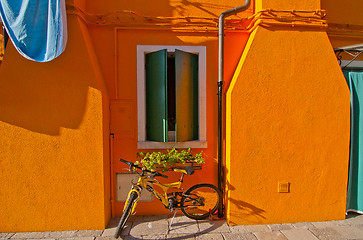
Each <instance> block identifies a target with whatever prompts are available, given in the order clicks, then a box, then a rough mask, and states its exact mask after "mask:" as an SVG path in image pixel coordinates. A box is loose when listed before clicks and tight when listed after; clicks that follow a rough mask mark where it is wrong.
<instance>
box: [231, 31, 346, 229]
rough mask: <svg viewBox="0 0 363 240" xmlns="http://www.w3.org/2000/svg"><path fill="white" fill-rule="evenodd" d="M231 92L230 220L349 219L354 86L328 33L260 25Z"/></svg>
mask: <svg viewBox="0 0 363 240" xmlns="http://www.w3.org/2000/svg"><path fill="white" fill-rule="evenodd" d="M226 98H227V100H226V101H227V113H226V117H227V120H226V122H227V133H226V135H227V136H226V147H227V156H226V169H227V170H226V171H227V173H226V175H227V188H228V190H227V219H228V221H229V223H231V224H265V223H281V222H298V221H299V222H304V221H322V220H332V219H344V216H345V206H346V205H345V204H346V186H347V176H348V174H347V172H348V161H349V129H350V127H349V106H350V105H349V90H348V87H347V85H346V83H345V80H344V77H343V75H342V73H341V70H340V68H339V65H338V63H337V61H336V58H335V55H334V52H333V50H332V48H331V45H330V42H329V39H328V37H327V34H326V33H325V32H315V31H304V32H303V31H291V30H274V31H270V30H268V29H264V28H257V30H256V31H255V32H254V33H253V34H252V35H251V37H250V39H249V40H248V43H247V46H246V49H245V51H244V53H243V55H242V57H241V60H240V62H239V65H238V67H237V70H236V72H235V75H234V77H233V79H232V83H231V85H230V87H229V89H228V92H227V97H226ZM278 182H288V183H289V184H290V191H289V193H279V192H278V191H277V187H278Z"/></svg>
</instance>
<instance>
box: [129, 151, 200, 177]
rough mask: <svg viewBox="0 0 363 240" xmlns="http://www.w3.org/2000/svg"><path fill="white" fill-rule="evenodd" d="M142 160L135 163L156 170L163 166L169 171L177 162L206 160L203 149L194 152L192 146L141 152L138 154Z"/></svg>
mask: <svg viewBox="0 0 363 240" xmlns="http://www.w3.org/2000/svg"><path fill="white" fill-rule="evenodd" d="M136 156H137V157H138V158H140V159H141V162H139V161H136V162H135V164H137V165H142V166H143V167H145V168H146V169H148V170H155V169H156V168H160V167H161V168H162V171H163V172H164V171H167V170H168V169H169V168H172V167H173V166H174V165H175V164H177V163H184V164H185V163H197V164H202V163H204V162H205V160H204V158H203V151H201V152H199V153H196V154H192V150H191V149H190V148H188V149H184V150H181V151H178V150H177V149H175V148H174V147H173V148H171V149H168V150H167V151H166V153H161V152H148V153H144V152H139V153H137V154H136Z"/></svg>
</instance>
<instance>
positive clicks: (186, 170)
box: [174, 166, 194, 175]
mask: <svg viewBox="0 0 363 240" xmlns="http://www.w3.org/2000/svg"><path fill="white" fill-rule="evenodd" d="M174 172H181V173H185V174H187V175H192V174H193V173H194V169H193V167H192V166H188V167H177V168H174Z"/></svg>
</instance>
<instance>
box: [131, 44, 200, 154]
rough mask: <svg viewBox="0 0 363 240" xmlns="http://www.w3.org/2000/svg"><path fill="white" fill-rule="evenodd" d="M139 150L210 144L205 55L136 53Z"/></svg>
mask: <svg viewBox="0 0 363 240" xmlns="http://www.w3.org/2000/svg"><path fill="white" fill-rule="evenodd" d="M137 53H138V55H137V68H138V71H137V79H138V81H137V89H138V92H137V94H138V148H141V149H145V148H153V149H154V148H169V147H171V146H174V147H194V148H203V147H206V146H207V143H206V50H205V47H202V46H146V45H139V46H138V47H137Z"/></svg>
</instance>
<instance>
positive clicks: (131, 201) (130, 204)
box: [114, 191, 139, 238]
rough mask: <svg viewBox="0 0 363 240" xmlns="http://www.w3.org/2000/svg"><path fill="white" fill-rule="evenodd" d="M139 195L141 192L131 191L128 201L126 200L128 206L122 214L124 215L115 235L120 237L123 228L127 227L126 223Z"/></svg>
mask: <svg viewBox="0 0 363 240" xmlns="http://www.w3.org/2000/svg"><path fill="white" fill-rule="evenodd" d="M138 197H139V194H138V193H137V192H135V191H132V192H131V193H130V197H129V198H128V199H127V201H126V202H125V204H127V205H126V208H125V210H124V212H123V214H122V217H121V219H120V222H119V223H118V226H117V228H116V232H115V235H114V237H115V238H118V237H119V236H120V235H121V232H122V230H123V228H124V227H125V224H126V222H127V219H129V217H130V215H131V211H132V208H133V206H134V204H135V202H136V199H137V198H138Z"/></svg>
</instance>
